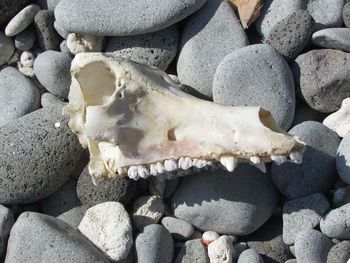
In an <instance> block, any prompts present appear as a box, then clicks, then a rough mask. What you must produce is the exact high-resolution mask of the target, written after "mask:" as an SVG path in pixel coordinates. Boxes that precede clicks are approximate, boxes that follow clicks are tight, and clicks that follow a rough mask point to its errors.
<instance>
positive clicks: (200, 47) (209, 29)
mask: <svg viewBox="0 0 350 263" xmlns="http://www.w3.org/2000/svg"><path fill="white" fill-rule="evenodd" d="M247 45H248V38H247V36H246V34H245V32H244V30H243V28H242V26H241V24H240V23H239V21H238V18H237V16H236V14H235V12H234V10H233V9H232V6H230V4H229V3H228V2H227V1H221V0H211V1H208V2H207V3H206V4H205V5H204V7H203V8H201V9H200V10H199V11H198V12H197V13H196V14H194V15H193V16H192V17H191V18H190V19H189V20H188V22H187V24H186V25H185V27H184V29H183V31H182V35H181V45H180V52H179V58H178V61H177V72H178V77H179V79H180V82H181V83H182V84H185V85H188V86H190V87H192V88H193V89H195V90H196V91H198V92H199V93H200V94H202V95H204V96H206V97H212V87H213V78H214V74H215V70H216V68H217V66H218V65H219V63H220V61H221V60H222V59H223V58H224V57H225V56H226V55H227V54H229V53H231V52H232V51H234V50H236V49H238V48H241V47H245V46H247Z"/></svg>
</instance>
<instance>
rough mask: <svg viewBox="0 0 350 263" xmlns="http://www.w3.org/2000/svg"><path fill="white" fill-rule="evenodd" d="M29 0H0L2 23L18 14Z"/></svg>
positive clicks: (0, 20)
mask: <svg viewBox="0 0 350 263" xmlns="http://www.w3.org/2000/svg"><path fill="white" fill-rule="evenodd" d="M27 2H28V0H3V1H1V2H0V24H3V23H4V22H7V21H8V20H9V19H11V18H12V17H13V16H14V15H16V14H17V13H18V12H19V11H20V10H21V9H22V8H23V7H24V5H25V4H26V3H27Z"/></svg>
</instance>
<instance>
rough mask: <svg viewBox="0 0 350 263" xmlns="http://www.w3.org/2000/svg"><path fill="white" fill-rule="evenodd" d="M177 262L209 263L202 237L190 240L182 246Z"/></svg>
mask: <svg viewBox="0 0 350 263" xmlns="http://www.w3.org/2000/svg"><path fill="white" fill-rule="evenodd" d="M175 263H209V257H208V251H207V248H206V247H205V246H204V245H203V243H202V242H201V240H200V239H194V240H189V241H187V242H186V243H185V244H184V245H183V246H182V248H181V250H180V252H179V254H178V255H177V258H176V260H175Z"/></svg>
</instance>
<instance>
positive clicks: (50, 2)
mask: <svg viewBox="0 0 350 263" xmlns="http://www.w3.org/2000/svg"><path fill="white" fill-rule="evenodd" d="M60 1H61V0H47V8H48V9H49V11H52V12H53V11H54V10H55V8H56V6H57V5H58V3H59V2H60Z"/></svg>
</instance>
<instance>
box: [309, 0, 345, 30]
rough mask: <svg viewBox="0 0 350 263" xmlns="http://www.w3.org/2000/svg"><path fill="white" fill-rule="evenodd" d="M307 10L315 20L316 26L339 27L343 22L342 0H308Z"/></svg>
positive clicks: (343, 2)
mask: <svg viewBox="0 0 350 263" xmlns="http://www.w3.org/2000/svg"><path fill="white" fill-rule="evenodd" d="M307 2H308V3H307V10H308V11H309V12H310V14H311V16H312V17H313V19H314V20H315V22H316V28H318V29H320V28H325V27H340V26H341V25H342V23H343V17H342V11H343V7H344V4H345V1H344V0H332V1H329V0H308V1H307Z"/></svg>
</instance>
